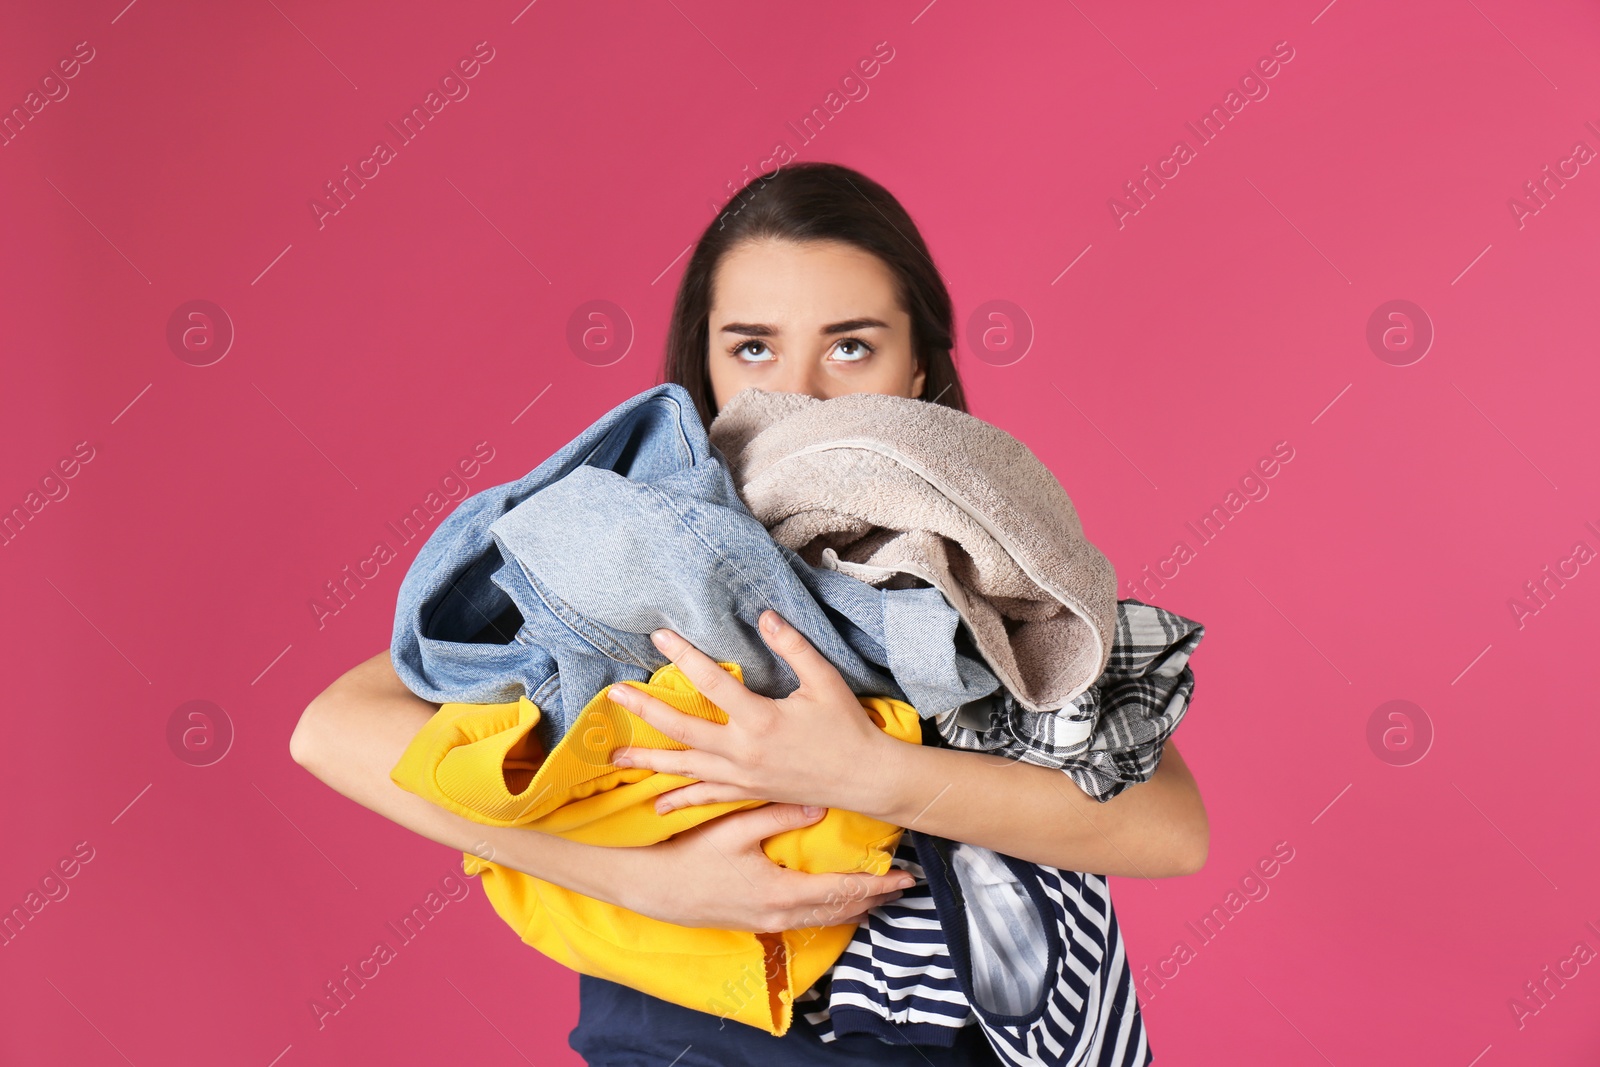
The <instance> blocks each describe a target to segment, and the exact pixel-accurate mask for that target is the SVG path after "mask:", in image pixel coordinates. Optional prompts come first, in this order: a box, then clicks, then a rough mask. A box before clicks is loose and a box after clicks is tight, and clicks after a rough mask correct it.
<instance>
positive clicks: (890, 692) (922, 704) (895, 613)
mask: <svg viewBox="0 0 1600 1067" xmlns="http://www.w3.org/2000/svg"><path fill="white" fill-rule="evenodd" d="M768 608H770V609H772V610H774V611H776V612H777V613H778V614H779V615H780V616H782V617H783V618H784V619H785V620H786V621H787V622H788V623H789V624H790V625H792V626H794V627H795V628H796V629H798V630H799V631H800V632H801V633H802V634H804V635H805V637H806V639H807V640H808V641H810V642H811V644H812V645H813V647H815V648H816V649H817V651H818V652H820V653H821V654H822V655H823V656H824V657H825V658H826V659H827V660H828V661H829V662H831V663H832V664H833V666H834V667H835V668H837V669H838V671H839V673H840V674H841V675H842V676H843V678H844V680H845V682H846V683H847V684H848V685H849V687H850V689H851V691H852V692H854V693H856V694H858V695H862V696H886V697H892V698H894V699H896V700H904V701H905V702H906V703H908V704H911V705H912V706H913V707H915V708H916V709H917V711H918V713H919V714H920V715H922V716H924V717H933V716H936V715H938V714H941V713H943V712H946V711H949V710H950V709H952V708H956V707H959V706H961V705H963V704H966V703H968V702H970V701H973V700H977V699H979V698H982V697H985V696H987V695H989V694H991V693H993V692H995V691H996V690H997V689H998V688H999V680H998V679H997V678H996V676H995V675H994V674H993V672H991V671H990V669H989V668H988V666H987V665H986V664H985V663H984V662H983V660H982V658H981V656H980V655H979V654H978V652H977V650H976V649H975V648H974V647H973V646H972V644H971V640H970V637H969V636H968V635H967V632H966V631H965V630H964V628H963V627H962V626H961V625H960V622H961V620H960V615H959V614H958V613H957V612H956V610H955V609H954V608H953V607H951V606H950V604H949V603H948V602H947V601H946V600H945V598H944V596H943V595H942V594H941V593H940V592H939V591H938V590H937V589H935V588H933V587H932V586H923V587H920V588H898V589H889V588H879V587H874V586H871V585H868V584H867V583H866V582H863V581H861V580H859V579H858V578H855V577H852V576H850V575H847V574H844V573H842V572H840V571H838V570H834V569H830V568H828V567H825V566H824V567H814V566H812V565H811V564H809V563H807V562H806V561H805V560H803V559H801V558H800V556H799V555H797V554H796V553H795V552H794V551H792V550H790V549H788V548H786V547H784V546H782V545H780V544H778V543H777V542H776V541H774V540H773V539H772V537H771V535H770V534H768V532H767V530H766V528H765V527H764V526H762V524H761V523H760V522H759V521H758V520H757V519H756V518H755V517H754V516H753V515H751V514H750V511H749V509H747V508H746V507H745V505H744V503H743V502H742V501H741V500H740V498H739V494H738V491H737V489H736V487H735V486H734V484H733V480H732V476H731V475H730V474H729V472H728V468H727V465H726V463H725V462H724V459H723V457H722V455H721V453H720V452H718V451H717V450H716V448H715V447H714V446H713V445H711V443H710V441H709V439H708V437H707V434H706V430H705V427H704V425H703V424H702V423H701V421H700V417H699V414H698V412H697V411H696V409H695V406H694V403H693V401H692V400H691V398H690V396H689V394H688V391H687V390H686V389H684V387H683V386H681V385H678V384H676V383H671V382H669V383H665V384H662V385H656V386H652V387H651V388H649V389H646V390H645V391H644V392H641V393H639V394H637V395H635V396H633V397H630V398H629V399H627V400H625V401H623V402H622V403H621V404H618V405H617V406H616V407H614V408H612V409H611V410H610V411H609V412H607V413H606V414H605V415H603V416H601V417H600V418H599V419H598V420H596V421H595V422H594V423H593V424H592V425H590V426H589V427H588V428H587V429H585V430H584V431H583V432H581V433H580V434H579V435H578V436H577V437H575V438H574V439H573V440H571V441H570V442H568V443H567V444H566V445H564V446H563V447H562V448H560V449H559V450H558V451H556V452H555V453H554V454H553V455H552V456H550V458H548V459H546V460H545V461H544V462H543V463H541V464H539V465H538V466H537V467H536V468H534V470H532V471H531V472H529V473H528V474H527V475H525V476H524V477H522V478H520V479H518V480H517V481H514V482H509V483H506V484H504V485H498V486H493V487H491V488H488V489H485V490H483V491H481V492H479V493H476V494H474V495H472V496H469V497H467V498H466V499H465V500H463V501H462V502H461V504H460V505H459V506H458V507H457V508H456V510H455V511H454V512H452V513H451V514H450V515H449V516H448V517H447V518H446V519H445V520H444V521H443V522H441V523H440V524H439V526H438V527H437V528H436V529H435V530H434V532H433V534H432V535H431V536H430V537H429V538H428V540H427V542H426V543H424V544H423V546H422V549H421V550H420V551H419V552H418V554H417V558H416V559H415V560H414V561H413V562H412V564H411V567H410V569H409V570H408V571H407V572H406V576H405V579H404V580H403V581H402V582H401V585H400V592H399V596H398V603H397V608H396V612H395V629H394V636H393V641H392V644H391V653H392V658H393V661H394V667H395V671H396V673H397V674H398V675H399V676H400V679H401V680H402V681H403V682H404V683H405V684H406V686H407V688H409V689H410V690H411V691H412V692H414V693H416V694H417V695H418V696H420V697H422V698H423V699H425V700H431V701H434V702H437V703H444V702H447V701H448V702H463V703H501V702H506V701H510V700H515V699H516V698H517V697H518V696H520V695H523V694H526V695H527V696H528V698H529V699H530V700H532V701H533V702H534V703H535V704H537V705H538V706H539V708H540V710H541V711H542V712H543V713H544V718H542V719H541V721H540V723H539V726H538V727H537V728H536V732H537V735H538V739H539V740H540V741H541V742H542V743H543V744H544V745H545V751H549V750H550V749H552V748H554V747H555V745H556V744H557V743H558V742H559V741H560V739H561V737H562V736H563V735H564V734H565V732H566V731H567V729H568V728H570V726H571V725H572V723H573V722H574V721H575V720H576V718H577V715H578V713H579V712H580V711H581V710H582V709H583V707H584V706H585V704H587V703H588V702H589V700H590V699H591V698H593V696H594V695H595V694H596V693H597V692H599V691H600V690H601V689H602V688H604V687H605V686H607V685H610V684H611V683H613V682H618V681H624V680H634V681H647V680H648V679H649V677H650V675H651V674H652V673H653V672H654V671H655V670H656V669H657V668H658V667H660V666H662V665H663V664H665V663H666V662H667V657H665V656H664V655H662V654H661V652H660V651H659V650H657V649H656V647H655V646H654V645H653V644H652V643H651V641H650V636H649V635H650V631H651V630H653V629H655V628H657V627H663V626H664V627H668V628H670V629H672V630H674V631H676V632H677V633H679V634H681V635H682V636H683V637H684V638H685V639H686V640H688V641H689V642H690V643H692V644H693V645H694V646H695V647H696V648H698V649H699V650H700V651H702V652H704V653H705V654H706V655H708V656H710V657H711V658H712V659H714V660H719V661H733V662H737V663H738V664H739V665H740V667H741V668H742V670H743V673H744V684H745V685H746V686H747V687H748V688H749V689H750V690H751V691H752V692H757V693H761V694H763V695H766V696H771V697H782V696H786V695H788V694H789V693H791V692H793V690H794V689H795V688H796V687H798V685H799V679H798V678H797V677H796V676H795V674H794V672H793V671H792V670H791V669H790V668H789V666H788V665H787V664H786V663H785V662H784V661H783V659H782V658H781V657H780V656H778V655H777V654H776V653H774V652H772V651H771V650H770V649H769V648H768V647H767V644H766V642H765V641H764V640H763V639H762V637H761V635H760V632H759V631H758V629H757V626H756V623H757V619H758V618H759V617H760V615H761V613H762V611H764V610H766V609H768Z"/></svg>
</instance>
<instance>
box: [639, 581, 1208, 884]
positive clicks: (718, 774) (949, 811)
mask: <svg viewBox="0 0 1600 1067" xmlns="http://www.w3.org/2000/svg"><path fill="white" fill-rule="evenodd" d="M761 622H762V634H763V636H764V638H765V640H766V642H767V644H768V645H769V646H770V647H771V648H772V650H773V651H774V652H775V653H777V654H778V655H779V656H782V657H783V659H784V660H785V662H787V663H788V664H789V666H790V668H792V669H793V670H794V672H795V675H796V677H798V678H799V679H800V687H799V688H798V689H796V690H795V691H794V692H792V693H791V694H789V695H788V696H786V697H783V698H781V699H774V698H771V697H765V696H761V695H759V694H756V693H752V692H751V691H750V690H748V689H747V688H745V686H744V685H743V684H742V683H741V682H740V681H739V679H737V678H735V677H734V676H733V675H731V674H729V673H728V672H727V671H725V670H723V669H722V668H721V667H720V666H718V665H717V663H716V662H715V661H714V660H712V659H711V658H710V657H708V656H707V655H706V654H705V653H703V652H701V651H700V650H699V649H697V648H695V647H694V646H693V645H691V644H690V643H689V642H687V641H685V640H684V639H683V637H682V636H681V635H679V634H676V633H673V632H672V631H671V630H658V631H656V634H655V636H656V640H657V645H658V647H659V648H660V649H661V651H662V652H663V653H665V654H666V655H668V656H670V657H671V658H672V661H673V662H674V663H676V664H677V665H678V667H679V669H681V670H682V671H683V672H684V674H685V675H687V676H688V678H689V679H690V681H692V682H693V683H694V685H695V687H696V688H697V689H699V690H700V692H701V693H702V694H704V695H705V696H706V697H708V698H709V699H710V700H711V701H712V702H713V703H715V704H716V705H717V706H718V707H720V708H722V709H723V710H724V711H725V712H727V714H728V722H727V723H725V724H719V723H714V722H710V721H707V720H704V719H699V718H696V717H694V716H692V715H686V714H684V713H683V712H681V711H678V710H677V709H675V708H673V707H671V706H670V705H668V704H667V703H665V702H664V701H662V700H659V699H657V698H656V697H652V696H650V695H648V694H646V693H644V692H643V691H642V690H639V689H635V688H633V687H631V686H614V687H613V688H612V693H613V694H614V695H613V696H612V698H611V699H613V700H614V701H617V702H618V703H621V704H623V706H625V707H627V708H628V709H629V710H630V711H632V712H634V713H635V714H636V715H639V716H641V717H643V718H644V719H645V720H646V721H647V722H649V723H650V725H652V726H654V727H655V728H656V729H658V730H660V731H661V732H662V733H664V734H666V735H667V736H668V737H671V738H673V739H674V740H676V741H678V742H680V743H682V744H684V745H686V746H688V747H687V749H682V750H673V749H648V748H623V749H618V750H616V751H615V752H614V753H613V754H612V758H613V761H615V762H617V763H618V765H619V766H624V765H626V766H638V767H649V768H651V769H653V770H658V771H661V770H665V771H671V772H673V773H676V774H681V775H683V776H685V777H688V778H695V779H698V781H696V782H694V783H692V784H689V785H684V786H680V787H678V788H676V789H673V790H669V791H668V792H666V793H663V794H662V795H661V796H660V797H658V798H657V807H658V810H659V809H660V808H661V807H662V806H663V805H665V806H667V807H682V806H685V805H688V804H706V803H714V802H718V801H726V800H746V799H750V798H760V799H765V800H777V801H786V802H789V803H803V804H824V805H828V806H830V807H837V808H843V809H844V810H846V811H855V812H860V813H861V814H863V815H870V816H873V817H874V818H878V819H882V820H883V821H884V822H888V823H894V824H895V825H898V826H905V827H909V828H911V829H915V830H923V831H926V832H928V833H932V834H937V835H938V836H940V837H946V838H949V839H951V840H953V841H964V842H968V843H971V844H975V845H982V846H984V847H986V848H991V849H993V850H995V851H996V852H1001V853H1004V854H1006V855H1009V856H1015V857H1016V858H1018V859H1021V860H1028V861H1031V862H1034V863H1043V864H1047V865H1049V866H1052V867H1059V868H1061V869H1063V870H1069V871H1093V872H1095V873H1099V874H1116V875H1124V876H1127V877H1135V878H1137V877H1146V878H1162V877H1170V876H1173V875H1181V874H1192V873H1194V872H1195V871H1198V870H1199V869H1200V868H1201V866H1202V865H1204V863H1205V857H1206V851H1207V849H1208V845H1209V835H1210V831H1209V828H1208V824H1207V820H1206V812H1205V806H1204V805H1203V804H1202V803H1201V801H1200V793H1199V790H1198V789H1197V788H1196V786H1195V782H1194V778H1193V777H1191V776H1190V774H1189V771H1188V768H1187V767H1186V766H1185V765H1184V762H1183V758H1182V757H1181V756H1179V755H1178V750H1177V747H1176V746H1174V745H1173V744H1172V743H1171V741H1170V740H1169V741H1168V742H1167V745H1166V751H1165V754H1164V756H1163V758H1162V760H1161V763H1160V766H1159V767H1158V768H1157V770H1156V773H1155V774H1154V775H1153V776H1152V777H1151V779H1150V781H1148V782H1143V783H1140V784H1138V785H1132V786H1128V787H1127V788H1125V789H1124V790H1123V791H1122V793H1120V794H1119V795H1118V796H1116V797H1114V798H1113V799H1111V800H1108V801H1106V802H1104V803H1101V802H1100V801H1097V800H1094V799H1093V798H1091V797H1090V796H1089V795H1088V794H1086V793H1084V792H1083V790H1082V789H1080V788H1079V787H1078V786H1077V784H1076V783H1074V782H1073V781H1072V779H1071V778H1069V777H1068V776H1067V775H1065V774H1063V773H1062V772H1061V771H1059V770H1053V769H1051V768H1048V767H1040V766H1037V765H1035V764H1031V763H1024V762H1021V761H1018V760H1013V759H1009V758H1005V757H1001V756H998V755H996V754H994V753H984V752H969V751H963V750H959V749H950V748H934V747H931V746H923V745H916V744H909V743H907V742H904V741H900V740H898V739H896V738H893V737H891V736H889V735H888V734H886V733H884V732H883V731H882V730H880V729H879V728H877V727H876V726H875V725H873V724H872V723H871V722H870V721H869V720H868V718H867V716H866V715H864V714H862V709H861V704H860V701H859V699H858V698H857V697H856V696H855V694H854V693H852V692H851V691H850V689H849V687H848V686H847V685H846V683H845V681H844V679H843V677H842V676H841V675H840V674H839V672H838V670H837V669H836V668H835V667H834V666H833V664H832V663H830V662H829V661H828V660H827V659H826V658H825V657H824V656H823V655H822V654H821V653H819V652H818V651H817V650H816V649H815V648H813V647H812V646H811V643H810V642H809V641H807V640H806V639H805V636H804V635H803V634H801V633H800V632H799V631H798V630H796V629H795V628H794V627H793V626H791V625H789V623H787V622H786V621H784V620H783V619H782V618H781V617H780V616H779V615H778V613H777V612H774V611H767V612H763V613H762V619H761ZM769 625H772V626H773V627H774V628H773V629H770V630H769V629H768V628H767V627H768V626H769ZM624 760H631V761H632V762H631V763H626V764H625V763H623V761H624Z"/></svg>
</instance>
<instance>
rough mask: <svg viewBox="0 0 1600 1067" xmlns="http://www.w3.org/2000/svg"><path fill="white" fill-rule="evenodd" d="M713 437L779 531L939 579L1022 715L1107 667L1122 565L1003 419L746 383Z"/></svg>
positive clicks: (879, 579)
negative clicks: (1091, 534) (1096, 541)
mask: <svg viewBox="0 0 1600 1067" xmlns="http://www.w3.org/2000/svg"><path fill="white" fill-rule="evenodd" d="M710 435H711V443H712V444H713V445H714V446H715V447H716V448H717V449H718V450H719V451H720V452H721V453H722V454H723V457H724V458H725V459H726V460H727V463H728V468H729V472H730V473H731V474H732V476H733V482H734V485H736V486H737V487H739V492H740V496H741V497H742V498H743V500H744V502H745V505H746V506H747V507H748V508H749V509H750V510H751V512H752V513H753V514H754V515H755V516H756V518H757V519H758V520H760V522H761V523H762V525H764V526H766V527H767V529H768V531H769V532H770V533H771V534H772V536H773V539H774V540H776V541H777V542H778V543H779V544H782V545H785V546H787V547H789V548H791V549H793V550H794V551H795V552H797V553H799V555H800V556H801V558H803V559H805V560H806V562H808V563H810V564H812V565H813V566H822V567H832V568H834V569H836V570H839V571H841V572H843V573H846V574H851V575H854V576H856V577H858V578H861V579H862V580H864V581H866V582H869V583H871V584H872V585H875V586H888V587H889V588H906V587H910V586H918V585H921V584H922V583H923V582H926V583H928V584H930V585H932V586H934V587H935V588H937V589H938V590H939V591H940V592H941V593H943V594H944V596H945V598H946V599H947V600H948V601H949V602H950V604H951V606H953V607H954V608H955V609H956V611H958V612H959V613H960V615H961V617H962V619H963V620H965V622H966V624H967V626H968V627H969V628H970V629H971V632H972V635H973V637H974V639H975V640H976V643H977V646H978V650H979V652H980V653H981V654H982V656H983V658H984V660H985V662H987V663H988V665H989V668H990V669H991V670H993V671H994V673H995V675H996V676H997V677H998V678H999V679H1000V682H1001V684H1002V685H1004V686H1005V687H1006V688H1007V689H1009V690H1010V691H1011V693H1012V694H1013V695H1014V696H1015V697H1016V699H1017V701H1018V702H1019V703H1020V704H1022V705H1023V706H1024V707H1026V708H1027V709H1028V710H1030V711H1053V710H1055V709H1058V708H1061V707H1063V706H1065V705H1066V704H1067V703H1068V702H1070V701H1071V700H1072V698H1073V697H1076V696H1077V695H1078V694H1079V693H1082V692H1083V691H1084V690H1085V689H1087V688H1088V687H1089V685H1090V684H1091V683H1093V682H1094V681H1095V679H1097V678H1098V677H1100V674H1101V672H1102V671H1104V670H1105V667H1106V663H1107V661H1108V659H1109V658H1110V655H1111V643H1112V640H1113V639H1114V638H1115V636H1116V623H1117V595H1116V593H1117V583H1116V572H1115V570H1114V569H1113V568H1112V566H1111V561H1110V560H1108V559H1106V557H1105V555H1104V554H1103V553H1102V552H1101V551H1100V550H1099V549H1098V548H1096V547H1095V546H1094V545H1093V544H1092V543H1091V542H1090V541H1089V540H1088V539H1087V538H1086V537H1084V535H1083V527H1082V524H1081V523H1080V522H1079V521H1078V513H1077V511H1076V510H1075V509H1074V508H1073V506H1072V501H1071V500H1070V499H1068V497H1067V493H1066V490H1065V489H1063V488H1062V487H1061V483H1060V482H1058V481H1057V480H1056V478H1055V475H1053V474H1051V473H1050V470H1049V468H1047V467H1046V466H1045V465H1044V464H1043V463H1041V462H1040V461H1039V459H1038V457H1036V456H1035V455H1034V454H1033V452H1032V451H1030V450H1029V449H1028V447H1027V446H1026V445H1024V444H1023V443H1022V442H1021V441H1018V440H1017V439H1016V438H1014V437H1012V436H1011V435H1010V434H1008V433H1006V432H1005V431H1004V430H1001V429H1000V428H999V427H997V426H993V425H990V424H989V423H987V422H984V421H983V420H982V419H979V418H977V417H976V416H973V415H968V414H966V413H965V412H961V411H957V410H955V409H954V408H947V407H944V406H942V405H939V404H930V403H928V402H927V401H923V400H912V399H908V398H905V397H895V396H883V395H880V394H877V393H851V394H849V395H846V396H840V397H834V398H833V399H831V400H818V399H817V398H816V397H812V396H806V395H804V394H802V393H771V392H764V391H762V390H760V389H757V388H755V387H754V386H752V387H750V388H748V389H744V390H742V391H741V392H739V393H738V394H736V395H735V396H733V397H732V398H731V399H729V401H728V403H727V404H726V405H724V406H723V408H722V410H721V411H720V412H718V414H717V417H716V418H715V419H714V420H713V421H712V423H711V428H710ZM918 579H920V580H921V581H918Z"/></svg>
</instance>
